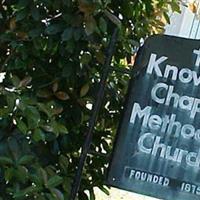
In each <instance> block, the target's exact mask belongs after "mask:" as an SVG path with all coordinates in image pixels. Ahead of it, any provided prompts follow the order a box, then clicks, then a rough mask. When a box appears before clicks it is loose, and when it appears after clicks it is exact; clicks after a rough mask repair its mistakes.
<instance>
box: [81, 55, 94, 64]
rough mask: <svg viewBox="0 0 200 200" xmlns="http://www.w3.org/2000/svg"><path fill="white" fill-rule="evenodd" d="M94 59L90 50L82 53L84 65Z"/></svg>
mask: <svg viewBox="0 0 200 200" xmlns="http://www.w3.org/2000/svg"><path fill="white" fill-rule="evenodd" d="M91 60H92V55H91V53H90V52H84V53H83V55H81V60H80V61H81V63H82V64H83V65H87V64H88V63H89V62H90V61H91Z"/></svg>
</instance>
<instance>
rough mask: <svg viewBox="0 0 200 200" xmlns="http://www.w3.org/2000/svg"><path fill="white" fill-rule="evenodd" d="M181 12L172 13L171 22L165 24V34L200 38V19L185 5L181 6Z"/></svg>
mask: <svg viewBox="0 0 200 200" xmlns="http://www.w3.org/2000/svg"><path fill="white" fill-rule="evenodd" d="M181 10H182V12H181V14H178V13H174V14H172V16H171V17H170V18H171V24H170V25H167V26H166V32H165V34H166V35H175V36H179V37H184V38H192V39H200V20H199V19H198V18H197V17H196V16H195V14H194V13H192V11H191V10H189V9H188V8H187V7H185V6H182V8H181Z"/></svg>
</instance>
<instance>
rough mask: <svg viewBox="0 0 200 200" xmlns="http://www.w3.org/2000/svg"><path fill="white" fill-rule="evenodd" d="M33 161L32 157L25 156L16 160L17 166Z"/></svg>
mask: <svg viewBox="0 0 200 200" xmlns="http://www.w3.org/2000/svg"><path fill="white" fill-rule="evenodd" d="M33 159H34V156H31V155H25V156H23V157H21V158H20V159H19V160H18V164H19V165H27V164H31V162H32V161H33Z"/></svg>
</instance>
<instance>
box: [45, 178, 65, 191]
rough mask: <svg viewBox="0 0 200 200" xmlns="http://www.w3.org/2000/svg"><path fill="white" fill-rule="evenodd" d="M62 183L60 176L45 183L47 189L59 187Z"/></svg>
mask: <svg viewBox="0 0 200 200" xmlns="http://www.w3.org/2000/svg"><path fill="white" fill-rule="evenodd" d="M62 182H63V178H62V177H61V176H57V175H56V176H54V177H51V178H50V179H49V180H48V182H47V185H46V186H47V188H54V187H57V186H58V185H60V184H61V183H62Z"/></svg>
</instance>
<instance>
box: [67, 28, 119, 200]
mask: <svg viewBox="0 0 200 200" xmlns="http://www.w3.org/2000/svg"><path fill="white" fill-rule="evenodd" d="M117 35H118V28H115V30H114V32H113V34H112V37H111V41H110V43H109V47H108V50H107V52H106V53H107V55H106V60H105V64H104V66H103V74H102V77H101V81H100V83H99V84H100V85H99V91H98V93H97V96H96V101H95V104H94V106H93V109H92V116H91V118H90V121H89V129H88V132H87V135H86V139H85V142H84V145H83V147H82V151H81V156H80V160H79V164H78V169H77V172H76V174H75V177H74V182H73V184H72V190H71V194H70V198H69V199H70V200H75V198H76V196H77V193H78V191H79V187H80V183H81V176H82V171H83V167H84V164H85V160H86V158H87V154H88V151H89V149H90V145H91V143H92V132H93V129H94V126H95V123H96V120H97V117H98V114H99V111H100V108H101V105H102V102H103V97H104V92H105V86H106V81H107V78H108V74H109V71H110V70H109V67H110V64H111V61H112V56H113V53H114V49H115V44H116V41H117Z"/></svg>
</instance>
